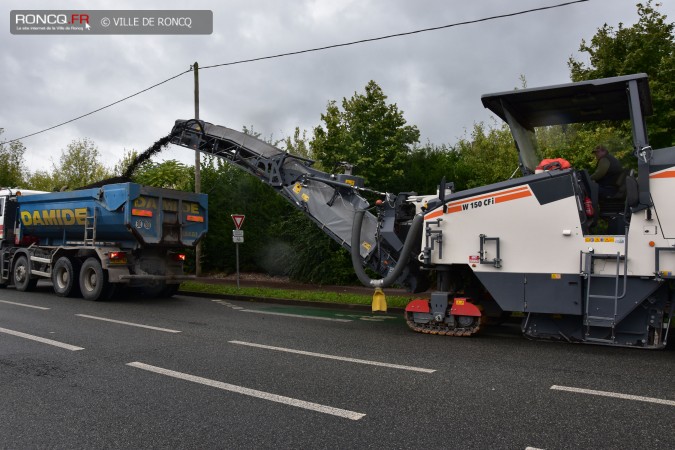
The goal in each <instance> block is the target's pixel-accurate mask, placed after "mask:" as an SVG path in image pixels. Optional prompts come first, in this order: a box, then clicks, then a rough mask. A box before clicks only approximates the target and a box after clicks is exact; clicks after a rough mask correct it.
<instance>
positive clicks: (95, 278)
mask: <svg viewBox="0 0 675 450" xmlns="http://www.w3.org/2000/svg"><path fill="white" fill-rule="evenodd" d="M80 291H82V297H84V299H85V300H93V301H98V300H107V299H109V298H110V297H111V296H112V293H113V289H112V288H111V286H110V283H108V276H107V274H106V273H105V271H104V270H103V268H102V267H101V263H100V262H99V260H98V259H96V258H87V260H86V261H84V263H83V264H82V268H81V269H80Z"/></svg>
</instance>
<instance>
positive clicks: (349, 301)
mask: <svg viewBox="0 0 675 450" xmlns="http://www.w3.org/2000/svg"><path fill="white" fill-rule="evenodd" d="M180 290H181V292H186V293H187V292H199V293H202V294H222V295H239V296H242V297H260V298H281V299H287V300H302V301H309V302H317V303H339V304H344V305H370V304H371V302H372V297H371V296H369V295H360V294H348V293H341V292H324V291H305V290H292V289H274V288H257V287H242V288H237V287H235V286H229V285H223V284H210V283H199V282H194V281H185V282H183V283H182V284H181V286H180ZM385 294H386V291H385ZM410 300H411V297H404V296H399V295H387V305H388V306H390V307H392V308H404V307H405V305H407V304H408V303H409V302H410Z"/></svg>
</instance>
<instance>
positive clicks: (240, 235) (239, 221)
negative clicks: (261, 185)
mask: <svg viewBox="0 0 675 450" xmlns="http://www.w3.org/2000/svg"><path fill="white" fill-rule="evenodd" d="M245 218H246V216H245V215H243V214H232V221H233V222H234V226H235V227H236V228H237V229H236V230H232V242H234V252H235V255H236V258H237V263H236V266H237V289H239V244H243V243H244V230H242V229H241V226H242V225H243V224H244V219H245Z"/></svg>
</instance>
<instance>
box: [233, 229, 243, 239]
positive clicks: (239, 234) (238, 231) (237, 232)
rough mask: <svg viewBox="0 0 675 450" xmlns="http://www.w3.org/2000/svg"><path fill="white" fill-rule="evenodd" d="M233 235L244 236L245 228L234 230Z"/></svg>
mask: <svg viewBox="0 0 675 450" xmlns="http://www.w3.org/2000/svg"><path fill="white" fill-rule="evenodd" d="M232 236H237V237H244V230H232Z"/></svg>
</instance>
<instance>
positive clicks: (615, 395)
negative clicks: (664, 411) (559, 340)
mask: <svg viewBox="0 0 675 450" xmlns="http://www.w3.org/2000/svg"><path fill="white" fill-rule="evenodd" d="M551 389H553V390H555V391H567V392H574V393H577V394H588V395H600V396H602V397H613V398H621V399H624V400H635V401H638V402H648V403H657V404H659V405H668V406H675V400H664V399H660V398H653V397H642V396H641V395H629V394H620V393H618V392H607V391H596V390H593V389H581V388H574V387H567V386H555V385H553V386H551Z"/></svg>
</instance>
